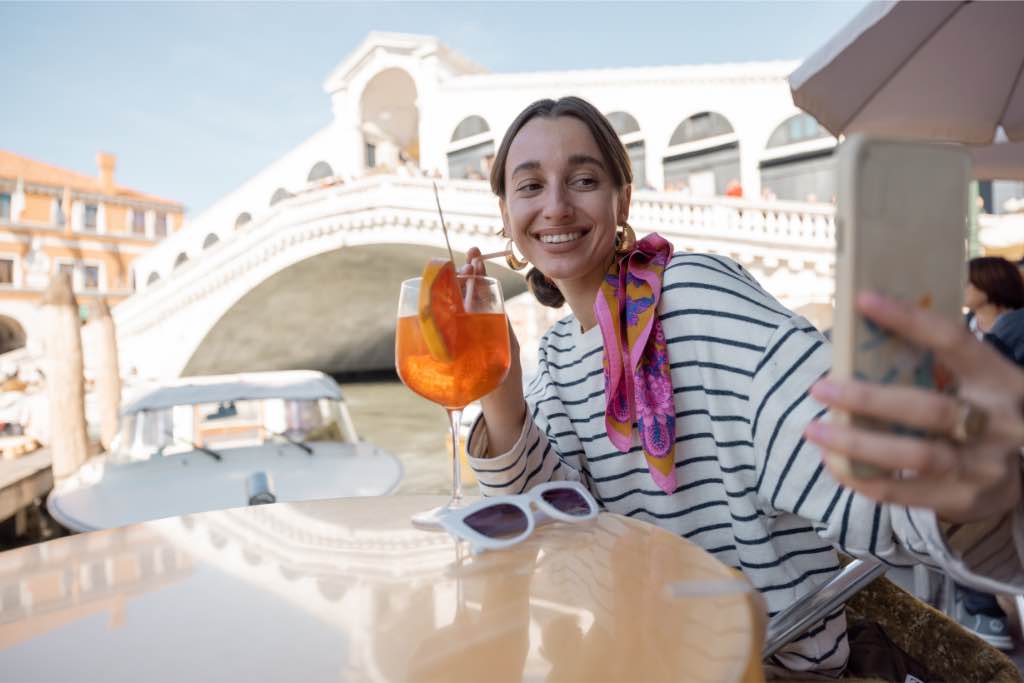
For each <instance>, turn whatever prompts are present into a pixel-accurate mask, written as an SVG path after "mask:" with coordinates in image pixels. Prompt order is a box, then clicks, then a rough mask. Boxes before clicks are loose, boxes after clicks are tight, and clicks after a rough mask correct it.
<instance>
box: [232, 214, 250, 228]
mask: <svg viewBox="0 0 1024 683" xmlns="http://www.w3.org/2000/svg"><path fill="white" fill-rule="evenodd" d="M251 220H252V216H251V215H249V212H248V211H243V212H242V213H240V214H238V218H236V219H235V230H238V229H239V228H241V227H242V226H243V225H245V224H246V223H248V222H249V221H251Z"/></svg>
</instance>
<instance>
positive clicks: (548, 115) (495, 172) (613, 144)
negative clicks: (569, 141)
mask: <svg viewBox="0 0 1024 683" xmlns="http://www.w3.org/2000/svg"><path fill="white" fill-rule="evenodd" d="M559 116H571V117H573V118H575V119H578V120H579V121H582V122H583V124H584V125H585V126H586V127H587V128H588V129H589V130H590V134H591V135H593V136H594V141H595V142H596V143H597V147H598V149H600V150H601V156H602V157H604V163H605V166H606V167H607V168H608V172H609V173H610V174H611V177H612V182H613V183H614V184H615V187H616V188H617V189H621V188H623V187H626V186H627V185H630V184H632V182H633V167H632V165H631V164H630V162H629V154H628V153H627V152H626V148H625V147H624V146H623V144H622V141H621V140H619V136H618V134H616V132H615V129H614V128H613V127H612V124H611V123H610V122H609V121H608V119H607V118H606V117H605V115H604V114H602V113H601V112H600V111H598V109H597V107H595V106H594V105H592V104H591V103H590V102H587V101H586V100H584V99H583V98H581V97H574V96H570V97H563V98H561V99H558V100H551V99H545V100H537V101H536V102H534V103H533V104H531V105H530V106H528V107H527V108H526V109H524V110H523V111H521V112H520V113H519V116H517V117H516V118H515V121H513V122H512V125H510V126H509V127H508V130H507V131H505V137H504V138H503V139H502V141H501V145H500V146H499V147H498V152H497V154H495V156H494V164H493V165H492V166H491V190H492V191H493V192H494V194H496V195H498V196H499V197H501V198H504V197H505V192H506V187H505V180H506V179H505V163H506V161H508V150H509V148H510V147H511V146H512V141H513V140H514V139H515V137H516V135H518V134H519V131H520V130H522V128H523V126H525V125H526V124H527V123H529V122H530V121H531V120H533V119H535V118H538V117H539V118H545V119H554V118H558V117H559ZM526 283H527V284H528V285H529V287H530V291H531V292H533V295H534V296H535V297H537V301H539V302H540V303H542V304H543V305H545V306H551V307H552V308H558V307H559V306H561V305H562V304H564V303H565V298H564V297H563V296H562V293H561V292H560V291H558V287H556V286H555V284H554V283H553V282H551V280H549V279H548V278H547V277H546V276H545V275H544V273H542V272H540V271H539V270H537V269H536V268H531V269H530V272H528V273H527V274H526Z"/></svg>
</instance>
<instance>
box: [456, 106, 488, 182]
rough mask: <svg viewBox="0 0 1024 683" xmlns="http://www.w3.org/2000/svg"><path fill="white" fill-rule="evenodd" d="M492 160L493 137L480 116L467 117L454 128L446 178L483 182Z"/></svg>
mask: <svg viewBox="0 0 1024 683" xmlns="http://www.w3.org/2000/svg"><path fill="white" fill-rule="evenodd" d="M493 160H494V135H493V134H492V133H491V127H490V126H488V125H487V121H485V120H484V118H483V117H482V116H476V115H473V116H467V117H466V118H464V119H462V121H461V122H460V123H459V125H457V126H455V131H454V132H453V133H452V139H451V143H450V144H449V145H448V177H450V178H472V179H475V180H483V179H484V178H486V177H487V176H488V175H489V174H490V172H491V166H490V165H491V162H492V161H493Z"/></svg>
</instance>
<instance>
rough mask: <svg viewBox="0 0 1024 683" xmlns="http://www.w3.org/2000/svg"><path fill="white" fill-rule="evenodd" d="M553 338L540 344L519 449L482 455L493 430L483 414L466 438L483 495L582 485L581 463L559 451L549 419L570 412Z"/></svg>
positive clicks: (529, 387) (467, 447)
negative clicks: (551, 353)
mask: <svg viewBox="0 0 1024 683" xmlns="http://www.w3.org/2000/svg"><path fill="white" fill-rule="evenodd" d="M547 339H548V337H547V335H545V336H544V337H543V338H542V339H541V341H540V353H539V355H538V364H537V374H536V375H535V376H534V378H533V380H532V381H531V382H530V383H529V384H528V385H527V387H526V389H525V392H524V393H525V398H526V419H525V420H524V422H523V429H522V431H521V432H520V433H519V438H518V439H517V440H516V443H515V445H513V446H512V448H511V449H509V450H508V451H507V452H505V453H502V454H500V455H497V456H494V457H481V456H482V455H483V454H484V453H485V452H486V450H487V428H486V425H485V421H484V419H485V418H484V416H483V415H481V416H480V417H479V418H478V419H477V421H476V422H475V423H474V424H473V427H472V429H471V430H470V433H469V438H468V439H467V440H466V454H467V460H468V461H469V464H470V467H472V468H473V472H474V473H475V474H476V480H477V483H478V484H479V485H480V493H482V494H483V495H485V496H498V495H505V494H515V493H522V492H524V491H526V490H527V489H529V488H530V487H532V486H535V485H536V484H540V483H542V482H545V481H564V480H570V481H580V472H579V470H577V469H576V467H575V464H574V463H572V462H570V461H569V460H568V459H567V458H563V457H562V456H561V453H560V452H559V450H558V449H559V444H558V435H557V434H553V433H552V430H551V425H550V422H549V416H551V415H554V414H559V415H561V414H564V413H565V411H564V408H563V407H561V406H562V404H561V399H560V398H559V396H558V394H557V392H556V391H555V385H554V382H553V380H552V378H551V374H550V368H549V367H548V362H547V359H546V354H545V346H546V343H547Z"/></svg>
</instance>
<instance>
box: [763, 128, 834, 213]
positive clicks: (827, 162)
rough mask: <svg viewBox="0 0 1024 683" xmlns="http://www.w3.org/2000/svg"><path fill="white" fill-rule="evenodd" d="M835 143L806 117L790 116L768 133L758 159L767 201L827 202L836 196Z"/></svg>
mask: <svg viewBox="0 0 1024 683" xmlns="http://www.w3.org/2000/svg"><path fill="white" fill-rule="evenodd" d="M836 144H837V140H836V139H835V138H834V137H832V134H831V133H829V132H828V131H827V130H826V129H825V128H823V127H822V126H821V124H819V123H818V122H817V121H816V120H815V119H814V117H813V116H811V115H810V114H803V113H801V114H796V115H794V116H790V117H789V118H788V119H786V120H785V121H783V122H782V123H780V124H779V125H778V127H776V128H775V130H774V131H772V134H771V135H770V136H769V137H768V145H767V149H765V151H764V153H763V154H762V156H761V162H760V164H759V166H760V168H761V187H762V191H763V192H764V193H765V195H766V196H768V197H774V198H778V199H789V200H793V201H801V202H828V201H831V200H832V198H833V197H834V196H835V193H836V180H835V159H834V157H833V152H834V151H835V147H836Z"/></svg>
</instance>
